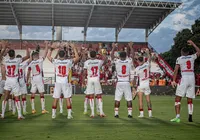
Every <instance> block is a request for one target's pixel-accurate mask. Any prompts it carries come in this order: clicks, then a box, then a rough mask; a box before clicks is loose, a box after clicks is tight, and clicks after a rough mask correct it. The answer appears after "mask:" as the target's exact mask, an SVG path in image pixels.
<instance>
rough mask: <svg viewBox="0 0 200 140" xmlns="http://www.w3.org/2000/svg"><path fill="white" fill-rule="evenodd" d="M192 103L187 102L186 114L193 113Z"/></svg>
mask: <svg viewBox="0 0 200 140" xmlns="http://www.w3.org/2000/svg"><path fill="white" fill-rule="evenodd" d="M193 108H194V106H193V104H192V103H188V114H189V115H192V114H193Z"/></svg>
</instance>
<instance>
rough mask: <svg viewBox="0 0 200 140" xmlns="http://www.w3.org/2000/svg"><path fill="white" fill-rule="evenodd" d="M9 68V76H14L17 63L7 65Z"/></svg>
mask: <svg viewBox="0 0 200 140" xmlns="http://www.w3.org/2000/svg"><path fill="white" fill-rule="evenodd" d="M7 69H8V75H9V76H14V74H15V69H16V66H15V65H12V66H7Z"/></svg>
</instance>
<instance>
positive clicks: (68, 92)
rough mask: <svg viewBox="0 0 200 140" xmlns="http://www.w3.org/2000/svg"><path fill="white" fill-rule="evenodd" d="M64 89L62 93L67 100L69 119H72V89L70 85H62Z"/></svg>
mask: <svg viewBox="0 0 200 140" xmlns="http://www.w3.org/2000/svg"><path fill="white" fill-rule="evenodd" d="M60 85H61V88H62V92H63V95H64V98H65V99H66V106H67V114H68V116H67V118H68V119H72V118H73V117H72V104H71V101H70V97H71V96H72V91H71V90H72V89H71V88H70V85H69V84H60Z"/></svg>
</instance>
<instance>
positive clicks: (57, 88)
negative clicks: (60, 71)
mask: <svg viewBox="0 0 200 140" xmlns="http://www.w3.org/2000/svg"><path fill="white" fill-rule="evenodd" d="M61 93H62V87H61V84H58V83H55V87H54V93H53V103H52V119H55V118H56V109H57V104H58V100H60V97H63V94H61Z"/></svg>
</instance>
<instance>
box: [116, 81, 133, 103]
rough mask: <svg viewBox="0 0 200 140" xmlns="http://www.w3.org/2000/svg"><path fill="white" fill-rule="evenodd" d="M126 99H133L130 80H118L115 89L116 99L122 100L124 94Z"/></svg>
mask: <svg viewBox="0 0 200 140" xmlns="http://www.w3.org/2000/svg"><path fill="white" fill-rule="evenodd" d="M123 95H124V98H125V100H126V101H132V99H133V98H132V92H131V85H130V83H129V82H117V85H116V90H115V101H121V99H122V96H123Z"/></svg>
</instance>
